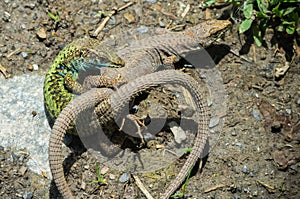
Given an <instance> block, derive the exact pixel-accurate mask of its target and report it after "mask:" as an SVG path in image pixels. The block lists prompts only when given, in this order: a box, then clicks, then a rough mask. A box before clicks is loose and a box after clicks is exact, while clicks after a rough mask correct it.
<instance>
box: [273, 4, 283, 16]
mask: <svg viewBox="0 0 300 199" xmlns="http://www.w3.org/2000/svg"><path fill="white" fill-rule="evenodd" d="M279 6H280V3H279V4H278V5H277V6H276V7H275V8H273V9H272V12H273V13H274V14H275V16H276V17H279V18H281V17H282V14H283V11H282V10H279Z"/></svg>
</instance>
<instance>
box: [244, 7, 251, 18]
mask: <svg viewBox="0 0 300 199" xmlns="http://www.w3.org/2000/svg"><path fill="white" fill-rule="evenodd" d="M243 13H244V15H245V17H246V19H250V18H251V16H252V13H253V4H246V5H244V10H243Z"/></svg>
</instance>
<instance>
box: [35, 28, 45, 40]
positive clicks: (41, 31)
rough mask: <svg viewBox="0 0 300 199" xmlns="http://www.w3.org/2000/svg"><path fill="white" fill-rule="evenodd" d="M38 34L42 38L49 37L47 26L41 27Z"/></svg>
mask: <svg viewBox="0 0 300 199" xmlns="http://www.w3.org/2000/svg"><path fill="white" fill-rule="evenodd" d="M36 35H37V36H38V38H40V39H46V38H47V33H46V29H45V28H40V29H38V30H37V31H36Z"/></svg>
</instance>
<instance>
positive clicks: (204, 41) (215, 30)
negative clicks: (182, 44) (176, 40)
mask: <svg viewBox="0 0 300 199" xmlns="http://www.w3.org/2000/svg"><path fill="white" fill-rule="evenodd" d="M230 25H231V22H230V21H228V20H207V21H204V22H202V23H200V24H198V25H196V26H194V27H192V28H190V29H187V30H186V31H185V34H186V35H187V36H189V37H193V38H196V39H197V40H198V41H199V43H200V44H201V45H203V46H208V45H209V44H211V43H213V42H214V41H215V40H216V39H218V38H219V37H220V36H221V35H222V34H223V33H224V32H225V31H227V30H228V28H229V27H230Z"/></svg>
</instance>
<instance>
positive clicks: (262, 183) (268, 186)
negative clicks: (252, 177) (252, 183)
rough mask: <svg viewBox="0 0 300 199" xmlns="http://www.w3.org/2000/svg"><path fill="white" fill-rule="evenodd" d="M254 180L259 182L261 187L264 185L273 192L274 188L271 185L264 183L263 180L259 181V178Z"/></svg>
mask: <svg viewBox="0 0 300 199" xmlns="http://www.w3.org/2000/svg"><path fill="white" fill-rule="evenodd" d="M256 182H258V183H259V184H261V185H262V186H263V187H265V188H266V189H267V191H268V192H269V193H274V192H275V188H274V187H272V186H271V185H268V184H266V183H264V182H262V181H260V180H256Z"/></svg>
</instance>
